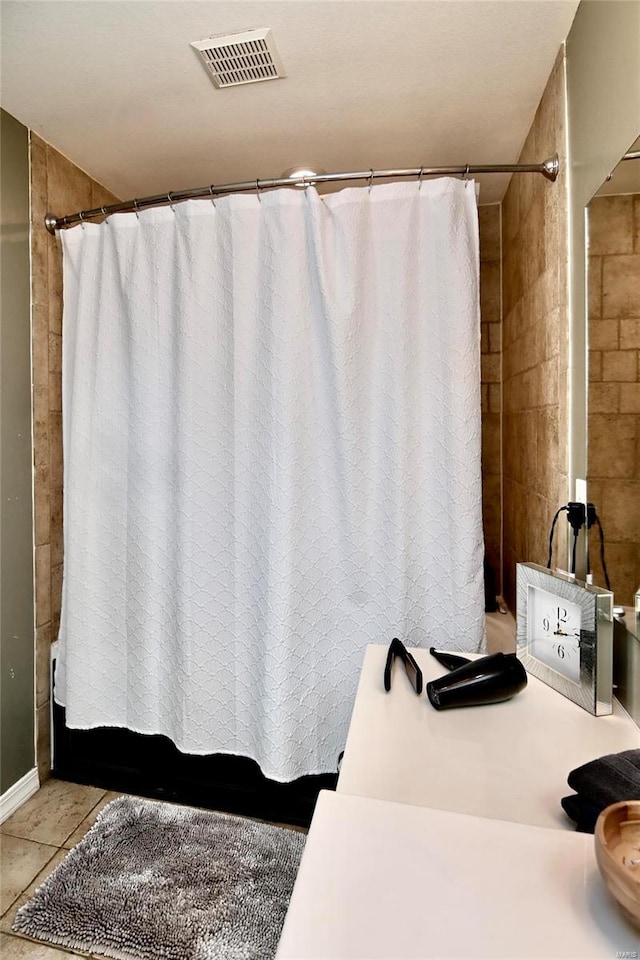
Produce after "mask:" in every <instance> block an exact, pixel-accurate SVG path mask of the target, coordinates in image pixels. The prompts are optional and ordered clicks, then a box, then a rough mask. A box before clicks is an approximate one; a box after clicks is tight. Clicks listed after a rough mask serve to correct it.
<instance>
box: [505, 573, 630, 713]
mask: <svg viewBox="0 0 640 960" xmlns="http://www.w3.org/2000/svg"><path fill="white" fill-rule="evenodd" d="M516 613H517V616H516V643H517V653H518V657H519V658H520V660H521V661H522V663H523V664H524V666H525V668H526V670H527V672H528V673H530V674H531V675H532V676H534V677H538V679H539V680H542V681H543V682H544V683H546V684H548V685H549V686H550V687H553V689H554V690H557V691H558V693H561V694H563V696H565V697H568V698H569V700H573V701H574V703H577V704H578V705H579V706H581V707H583V708H584V709H585V710H588V712H589V713H592V714H593V715H594V716H597V717H600V716H605V715H606V714H609V713H611V712H612V710H613V593H611V591H609V590H603V589H602V588H601V587H595V586H592V585H590V584H585V583H582V581H580V580H576V579H574V578H573V577H570V576H568V575H567V574H564V573H559V572H557V571H554V570H547V568H546V567H540V566H538V564H536V563H518V564H517V565H516Z"/></svg>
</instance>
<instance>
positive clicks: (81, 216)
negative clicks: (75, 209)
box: [78, 210, 85, 230]
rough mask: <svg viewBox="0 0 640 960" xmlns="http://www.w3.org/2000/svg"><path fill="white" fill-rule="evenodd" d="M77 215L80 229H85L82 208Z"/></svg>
mask: <svg viewBox="0 0 640 960" xmlns="http://www.w3.org/2000/svg"><path fill="white" fill-rule="evenodd" d="M78 216H79V217H80V226H81V227H82V229H83V230H84V229H85V225H84V213H83V212H82V210H81V211H80V213H79V214H78Z"/></svg>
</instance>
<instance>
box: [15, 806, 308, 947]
mask: <svg viewBox="0 0 640 960" xmlns="http://www.w3.org/2000/svg"><path fill="white" fill-rule="evenodd" d="M304 840H305V838H304V836H303V835H302V834H300V833H297V832H295V831H293V830H286V829H283V828H281V827H274V826H271V825H269V824H265V823H256V822H254V821H251V820H244V819H242V818H240V817H230V816H226V815H224V814H220V813H210V812H209V811H206V810H195V809H193V808H191V807H179V806H174V805H172V804H167V803H159V802H156V801H153V800H140V799H138V798H137V797H120V798H119V799H118V800H114V801H113V802H112V803H110V804H109V805H108V806H106V807H105V808H104V810H103V811H102V812H101V813H100V815H99V817H98V819H97V821H96V823H95V825H94V826H93V827H92V828H91V830H90V831H89V833H87V835H86V836H85V837H84V839H83V840H81V841H80V843H79V844H78V845H77V847H74V849H73V850H71V851H70V853H69V854H68V856H67V857H66V858H65V859H64V860H63V861H62V863H61V864H60V865H59V866H58V867H57V869H56V870H55V871H54V872H53V873H52V874H51V876H50V877H48V878H47V880H45V882H44V883H43V884H42V886H41V887H39V889H38V890H37V891H36V894H35V896H34V897H33V899H32V900H30V901H29V903H26V904H25V905H24V906H23V907H21V909H20V910H19V911H18V913H17V914H16V918H15V921H14V924H13V929H14V930H15V931H17V932H18V933H23V934H25V935H26V936H28V937H33V938H34V939H36V940H45V941H46V942H47V943H52V944H61V945H63V946H65V947H68V948H69V949H72V950H73V949H76V950H78V949H79V950H85V951H90V952H94V953H101V954H105V955H106V956H109V957H116V958H118V960H268V958H270V957H273V956H274V954H275V951H276V947H277V944H278V939H279V937H280V932H281V930H282V924H283V922H284V916H285V913H286V911H287V906H288V904H289V897H290V895H291V890H292V888H293V882H294V880H295V877H296V873H297V870H298V866H299V863H300V857H301V856H302V849H303V846H304Z"/></svg>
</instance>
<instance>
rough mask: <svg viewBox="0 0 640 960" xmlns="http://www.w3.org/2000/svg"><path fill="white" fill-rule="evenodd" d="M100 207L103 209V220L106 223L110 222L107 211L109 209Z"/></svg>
mask: <svg viewBox="0 0 640 960" xmlns="http://www.w3.org/2000/svg"><path fill="white" fill-rule="evenodd" d="M100 209H101V210H102V216H103V217H104V221H103V222H104V223H109V214H108V213H107V211H106V210H105V208H104V207H100Z"/></svg>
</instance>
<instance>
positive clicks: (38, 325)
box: [31, 133, 118, 780]
mask: <svg viewBox="0 0 640 960" xmlns="http://www.w3.org/2000/svg"><path fill="white" fill-rule="evenodd" d="M117 200H118V198H117V197H114V196H113V194H111V193H109V191H108V190H105V189H104V188H103V187H102V186H100V184H98V183H96V182H95V181H94V180H92V179H91V178H90V177H88V176H87V175H86V174H85V173H83V172H82V171H81V170H79V169H78V167H76V166H74V164H72V163H71V162H70V161H69V160H67V159H66V157H63V156H62V154H60V153H58V151H57V150H54V149H53V147H51V146H50V145H49V144H47V143H45V142H44V140H41V139H40V138H39V137H38V136H36V135H35V134H34V133H31V256H32V266H31V274H32V277H31V284H32V289H31V298H32V362H33V437H34V466H35V481H34V502H35V516H34V524H35V551H36V557H35V570H36V581H35V594H36V710H37V731H38V733H37V759H38V769H39V773H40V779H41V780H43V779H46V777H47V776H48V775H49V769H50V762H49V758H50V729H49V727H50V724H49V712H50V696H51V691H50V685H49V656H50V646H51V642H52V640H54V639H55V638H56V636H57V633H58V627H59V624H60V598H61V592H62V381H61V370H62V256H61V249H60V244H59V242H58V240H57V239H56V238H54V237H52V236H51V235H50V234H49V233H47V231H46V229H45V227H44V216H45V213H46V212H47V211H51V212H52V213H55V214H59V215H62V214H65V213H72V212H75V211H76V210H86V209H88V208H90V207H99V206H103V205H106V204H108V203H115V202H117Z"/></svg>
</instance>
